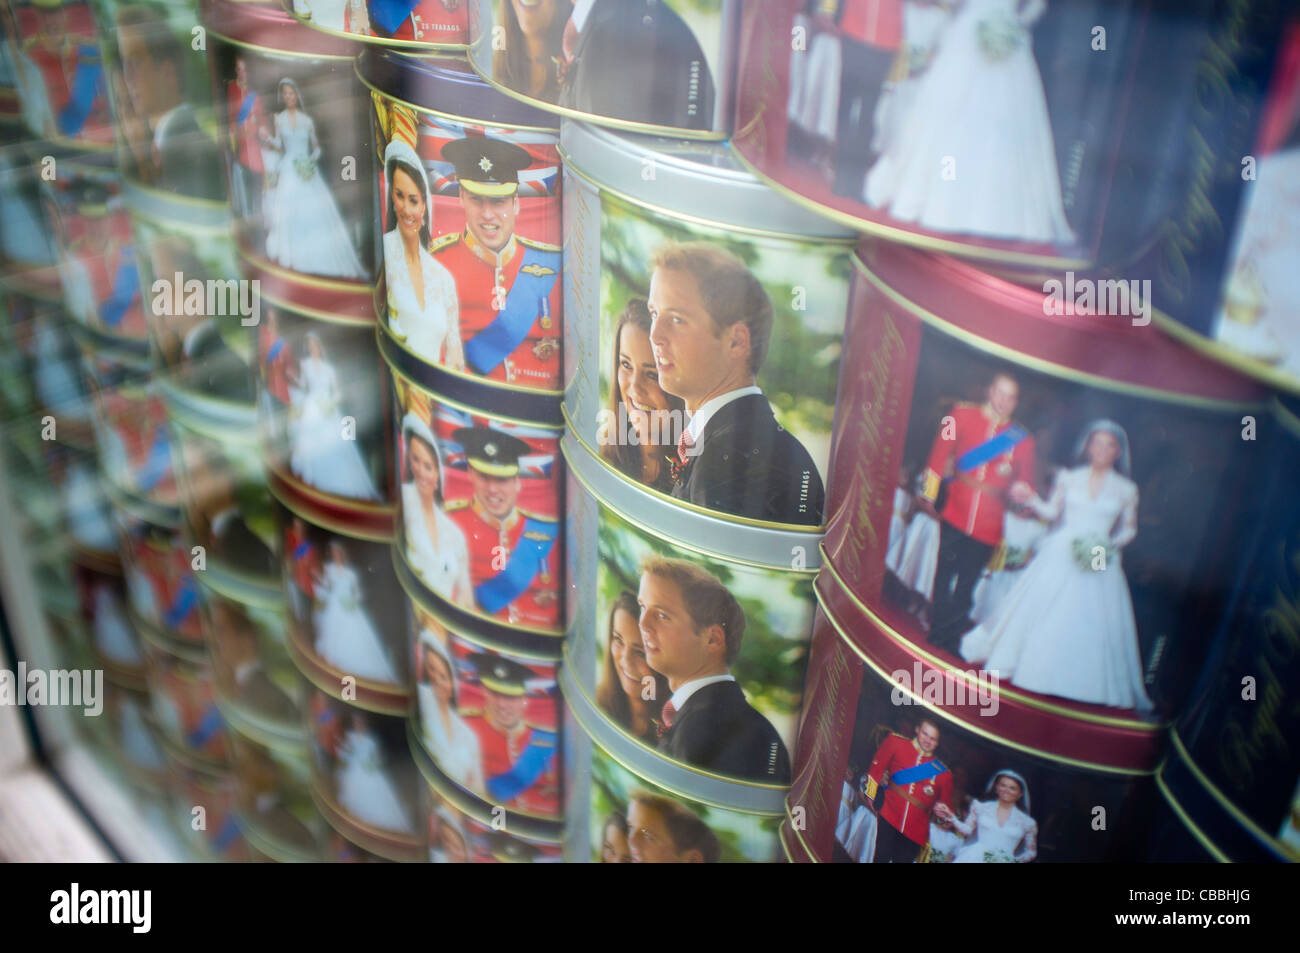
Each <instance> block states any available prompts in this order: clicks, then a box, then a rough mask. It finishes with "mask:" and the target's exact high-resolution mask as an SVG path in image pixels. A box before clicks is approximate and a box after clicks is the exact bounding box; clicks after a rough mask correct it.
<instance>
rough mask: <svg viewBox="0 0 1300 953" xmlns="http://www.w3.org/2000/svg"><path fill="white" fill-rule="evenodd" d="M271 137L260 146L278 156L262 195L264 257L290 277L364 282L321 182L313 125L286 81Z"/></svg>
mask: <svg viewBox="0 0 1300 953" xmlns="http://www.w3.org/2000/svg"><path fill="white" fill-rule="evenodd" d="M280 102H281V104H282V105H283V106H284V108H283V109H281V110H280V111H279V112H278V113H276V114H275V120H274V123H273V124H274V126H275V133H274V135H272V136H270V137H268V138H266V140H265V141H264V143H263V144H264V145H266V146H268V147H269V148H271V149H274V150H275V151H276V152H278V153H279V154H280V155H279V159H278V160H277V168H278V173H277V175H276V182H275V186H274V187H273V188H270V189H269V190H268V191H267V194H266V203H265V205H266V256H267V257H268V258H270V259H271V260H272V261H274V262H276V263H277V264H280V265H283V266H284V267H286V268H292V269H293V270H295V271H304V272H307V273H309V274H313V275H329V276H331V277H334V278H365V277H366V273H365V269H363V268H362V267H361V260H360V259H359V258H358V257H357V253H356V249H354V248H353V247H352V239H351V238H350V237H349V236H348V230H347V226H346V225H345V224H344V222H343V217H342V216H341V215H340V214H339V209H338V205H336V204H335V202H334V196H333V194H332V193H331V192H330V190H329V186H327V185H326V184H325V180H324V179H323V178H321V173H320V169H319V168H318V166H317V160H319V159H320V142H319V140H318V139H317V138H316V124H315V123H314V122H312V118H311V116H308V115H307V114H306V113H305V112H303V111H302V110H303V109H304V108H305V106H306V104H305V103H303V101H302V94H301V93H300V92H299V91H298V84H297V83H295V82H294V81H293V80H291V79H282V80H280Z"/></svg>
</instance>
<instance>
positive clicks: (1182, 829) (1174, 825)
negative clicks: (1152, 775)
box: [1145, 771, 1223, 864]
mask: <svg viewBox="0 0 1300 953" xmlns="http://www.w3.org/2000/svg"><path fill="white" fill-rule="evenodd" d="M1156 786H1157V787H1159V788H1160V792H1161V795H1162V796H1161V799H1160V803H1159V804H1157V805H1156V808H1155V813H1154V816H1153V818H1152V820H1151V835H1150V837H1149V839H1148V844H1149V847H1148V849H1147V855H1146V858H1145V859H1146V860H1147V861H1148V862H1150V863H1154V864H1169V863H1173V864H1212V863H1214V862H1215V861H1216V860H1222V859H1223V858H1222V857H1219V856H1216V855H1215V853H1214V852H1213V850H1212V845H1208V846H1207V845H1206V844H1205V843H1204V841H1201V840H1198V839H1197V837H1196V835H1195V834H1194V833H1193V832H1192V830H1191V828H1190V827H1189V826H1188V825H1187V823H1186V820H1185V818H1186V816H1187V815H1186V814H1184V813H1183V812H1182V808H1181V807H1175V806H1174V804H1173V803H1172V802H1171V801H1170V800H1169V796H1168V794H1167V793H1166V790H1165V787H1164V782H1163V777H1162V773H1161V772H1159V771H1157V772H1156Z"/></svg>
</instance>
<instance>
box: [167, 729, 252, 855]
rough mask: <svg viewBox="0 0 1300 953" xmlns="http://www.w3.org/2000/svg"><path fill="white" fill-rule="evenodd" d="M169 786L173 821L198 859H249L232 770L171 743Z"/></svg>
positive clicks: (168, 756) (168, 758) (178, 832)
mask: <svg viewBox="0 0 1300 953" xmlns="http://www.w3.org/2000/svg"><path fill="white" fill-rule="evenodd" d="M167 787H168V789H169V793H170V794H171V806H172V812H171V816H172V823H173V825H174V827H175V829H176V832H177V834H178V835H179V836H180V838H181V842H182V843H183V844H185V846H186V847H187V848H188V849H189V850H190V851H192V852H193V854H194V855H195V858H196V859H197V860H201V861H228V862H232V863H241V862H244V861H247V860H248V859H249V856H250V855H249V852H248V843H247V841H246V840H245V839H244V834H243V831H242V830H241V829H240V826H239V816H238V813H237V812H238V805H237V803H236V798H235V780H234V777H233V776H232V775H231V773H230V771H229V769H225V768H217V767H214V766H212V765H209V764H206V763H204V762H201V761H195V760H193V759H192V758H190V757H187V756H186V753H185V752H184V751H183V750H177V749H176V748H175V747H173V746H171V745H168V746H167Z"/></svg>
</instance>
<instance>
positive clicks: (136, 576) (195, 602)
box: [110, 490, 203, 643]
mask: <svg viewBox="0 0 1300 953" xmlns="http://www.w3.org/2000/svg"><path fill="white" fill-rule="evenodd" d="M110 493H111V494H112V496H111V499H112V501H113V515H114V517H115V518H116V523H117V530H118V540H119V543H120V545H119V549H118V551H119V552H120V553H121V557H122V569H123V571H124V573H125V575H126V583H127V591H128V593H129V594H130V598H131V609H132V611H133V612H134V613H135V614H136V615H137V616H139V617H140V618H141V619H143V620H144V621H145V622H147V623H148V624H149V625H152V626H155V627H157V628H160V629H162V630H163V631H164V632H166V633H167V634H168V635H170V636H171V637H173V638H175V639H177V640H179V641H182V642H191V643H199V642H201V641H202V639H203V629H202V626H201V625H200V622H199V584H198V581H197V579H196V578H195V575H194V571H193V567H194V557H193V554H192V553H191V551H190V547H189V546H187V545H186V542H185V539H184V537H183V535H182V533H181V518H180V511H179V510H177V509H172V508H162V507H157V506H153V505H150V504H149V503H147V502H146V501H144V500H139V499H135V498H133V497H127V496H125V495H123V494H121V493H119V492H114V491H111V490H110Z"/></svg>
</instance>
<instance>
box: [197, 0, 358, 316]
mask: <svg viewBox="0 0 1300 953" xmlns="http://www.w3.org/2000/svg"><path fill="white" fill-rule="evenodd" d="M201 10H202V17H203V23H204V25H205V26H206V28H207V34H208V62H209V66H210V70H211V80H212V89H213V107H214V109H215V110H216V114H217V124H218V127H219V129H220V132H221V139H222V148H223V149H224V150H225V158H226V165H227V172H228V177H229V182H230V202H231V210H232V211H233V213H234V217H235V227H236V235H237V238H238V241H239V246H240V250H241V252H242V253H243V255H244V260H245V265H244V269H245V274H246V277H248V278H250V279H253V278H256V279H259V280H261V281H262V282H263V283H264V284H267V285H277V284H283V283H287V284H289V285H291V286H301V287H304V288H306V289H309V292H313V293H315V294H316V295H318V296H323V297H325V298H327V299H329V298H336V297H343V298H347V299H352V300H353V301H354V302H358V303H360V304H361V305H364V304H366V303H368V302H369V296H370V282H371V279H372V277H373V275H374V255H373V241H372V237H371V236H372V224H371V214H370V189H371V182H372V181H373V172H372V165H371V162H372V159H371V156H372V154H373V150H372V148H371V145H370V123H369V119H368V117H367V112H368V103H367V101H366V97H365V94H364V91H363V90H362V88H361V86H360V84H359V83H358V82H357V79H356V76H355V75H354V73H353V69H352V59H353V57H354V56H355V55H356V53H357V52H358V49H359V46H358V44H357V43H355V42H353V41H351V40H348V39H340V38H336V37H331V36H327V35H325V34H324V33H320V32H317V31H315V30H311V29H309V28H308V27H305V26H303V25H302V24H301V23H299V22H298V21H297V20H295V19H294V18H293V17H292V16H290V15H289V14H288V13H286V12H285V11H284V10H283V9H281V8H280V7H279V6H277V5H269V4H255V3H240V2H235V0H204V2H203V4H202V7H201ZM281 297H283V298H289V299H290V300H296V298H295V297H294V296H293V295H292V294H284V293H282V294H281Z"/></svg>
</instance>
